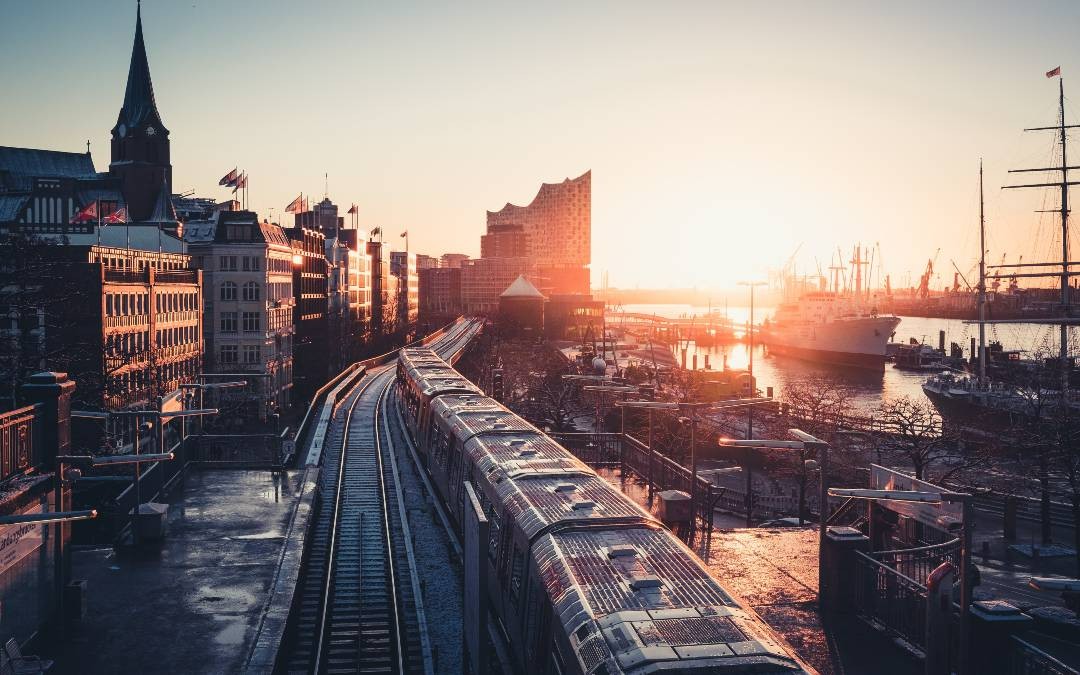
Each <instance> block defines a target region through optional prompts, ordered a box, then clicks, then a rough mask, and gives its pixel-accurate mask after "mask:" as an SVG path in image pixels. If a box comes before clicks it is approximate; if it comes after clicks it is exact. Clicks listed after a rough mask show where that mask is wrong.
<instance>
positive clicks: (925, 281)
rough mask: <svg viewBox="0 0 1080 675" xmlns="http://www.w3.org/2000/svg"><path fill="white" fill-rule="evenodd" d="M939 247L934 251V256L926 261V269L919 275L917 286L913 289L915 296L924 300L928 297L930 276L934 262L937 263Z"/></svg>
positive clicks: (939, 252) (932, 274) (932, 272)
mask: <svg viewBox="0 0 1080 675" xmlns="http://www.w3.org/2000/svg"><path fill="white" fill-rule="evenodd" d="M940 254H941V248H940V247H938V250H937V251H936V252H935V253H934V257H933V258H930V259H929V260H927V261H926V271H925V272H923V274H922V276H921V277H919V287H918V288H916V289H915V297H917V298H919V299H920V300H925V299H927V298H928V297H930V278H931V277H932V276H934V264H935V263H937V259H938V256H939V255H940Z"/></svg>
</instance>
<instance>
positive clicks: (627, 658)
mask: <svg viewBox="0 0 1080 675" xmlns="http://www.w3.org/2000/svg"><path fill="white" fill-rule="evenodd" d="M533 554H534V559H535V560H536V561H537V567H538V571H539V575H540V578H541V579H542V582H543V584H544V586H545V587H546V589H547V592H548V596H549V597H550V598H551V600H552V604H553V606H554V608H555V613H556V615H557V616H558V620H559V621H560V622H561V623H562V624H563V627H564V629H565V631H566V634H567V635H570V636H571V644H572V646H573V647H574V649H575V650H576V652H577V654H578V657H579V659H580V660H581V661H582V665H583V667H584V668H585V671H586V672H590V671H591V670H592V668H594V667H596V666H598V665H599V664H600V663H602V662H605V661H608V660H610V661H611V662H613V663H611V665H612V666H614V665H616V664H617V666H618V669H619V670H620V671H627V672H656V671H660V670H669V669H677V670H678V671H679V672H683V671H687V670H689V671H693V670H698V669H701V670H707V671H708V672H724V671H726V670H727V669H728V668H730V669H732V670H736V669H745V668H747V667H752V668H753V670H754V672H792V671H794V672H799V670H800V665H799V664H798V662H796V661H795V660H794V659H793V658H792V657H790V656H789V655H788V654H787V652H786V651H785V650H784V649H783V648H782V647H781V646H780V644H779V643H778V642H777V641H776V640H775V639H774V638H773V637H772V634H771V632H770V630H769V629H768V628H767V627H766V626H765V625H764V624H763V623H762V622H761V620H760V619H759V618H758V617H757V616H756V615H754V614H753V613H751V612H747V611H745V610H743V609H742V608H740V607H739V606H738V604H737V603H736V602H735V601H734V600H733V599H732V597H731V596H730V595H728V593H727V592H725V591H724V589H723V588H721V587H720V585H719V584H718V583H717V582H716V580H715V579H713V578H712V577H711V576H709V573H708V571H707V570H706V569H704V568H703V567H702V565H701V564H700V562H698V561H697V560H696V558H695V557H694V556H693V554H692V553H690V552H689V551H688V550H686V548H685V547H683V546H682V545H681V544H680V543H679V542H678V541H677V540H676V539H675V538H674V537H672V536H671V534H670V533H669V532H667V531H666V530H660V529H650V528H646V527H639V528H622V529H608V530H587V529H584V530H572V531H556V532H553V533H551V534H547V535H544V536H542V537H541V538H540V539H539V540H537V542H536V544H535V545H534V547H533ZM739 672H745V671H743V670H739Z"/></svg>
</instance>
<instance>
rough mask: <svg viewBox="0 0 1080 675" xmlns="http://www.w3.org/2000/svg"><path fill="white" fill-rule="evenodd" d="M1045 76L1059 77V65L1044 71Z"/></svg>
mask: <svg viewBox="0 0 1080 675" xmlns="http://www.w3.org/2000/svg"><path fill="white" fill-rule="evenodd" d="M1046 76H1047V77H1061V66H1058V67H1057V68H1054V69H1053V70H1048V71H1046Z"/></svg>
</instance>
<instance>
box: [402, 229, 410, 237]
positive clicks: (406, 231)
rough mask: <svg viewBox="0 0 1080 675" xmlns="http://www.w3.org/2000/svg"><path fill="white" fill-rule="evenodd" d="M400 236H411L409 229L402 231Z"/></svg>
mask: <svg viewBox="0 0 1080 675" xmlns="http://www.w3.org/2000/svg"><path fill="white" fill-rule="evenodd" d="M400 236H402V237H407V236H409V231H408V230H405V231H404V232H402V233H401V235H400Z"/></svg>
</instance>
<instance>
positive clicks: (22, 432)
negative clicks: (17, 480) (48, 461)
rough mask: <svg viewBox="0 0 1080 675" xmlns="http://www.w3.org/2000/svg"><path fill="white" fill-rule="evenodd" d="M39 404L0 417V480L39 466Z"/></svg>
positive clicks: (40, 458) (40, 461) (40, 451)
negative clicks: (35, 420)
mask: <svg viewBox="0 0 1080 675" xmlns="http://www.w3.org/2000/svg"><path fill="white" fill-rule="evenodd" d="M37 414H38V413H37V405H28V406H24V407H22V408H18V409H16V410H11V411H9V412H5V413H2V414H0V480H6V479H8V478H10V477H11V476H14V475H15V474H18V473H22V472H23V471H25V470H27V469H29V468H30V467H31V466H39V465H40V464H42V463H43V462H44V460H45V457H43V456H42V454H43V453H42V449H41V442H40V438H36V437H35V435H36V434H40V432H41V430H40V428H39V425H35V424H34V418H35V417H36V416H37Z"/></svg>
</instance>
